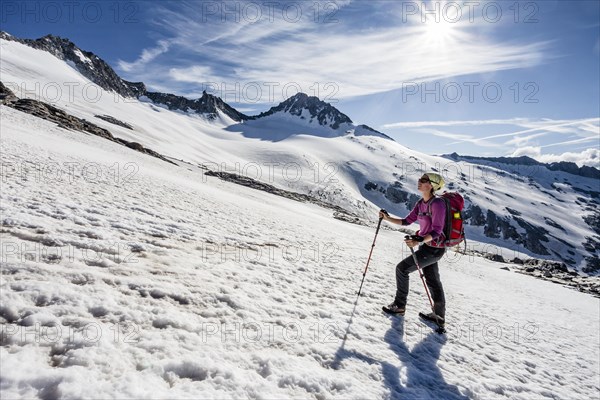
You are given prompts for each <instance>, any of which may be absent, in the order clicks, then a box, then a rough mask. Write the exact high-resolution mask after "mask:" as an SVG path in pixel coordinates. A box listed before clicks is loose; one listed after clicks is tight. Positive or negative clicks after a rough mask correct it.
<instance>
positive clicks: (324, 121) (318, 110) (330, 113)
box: [252, 93, 352, 129]
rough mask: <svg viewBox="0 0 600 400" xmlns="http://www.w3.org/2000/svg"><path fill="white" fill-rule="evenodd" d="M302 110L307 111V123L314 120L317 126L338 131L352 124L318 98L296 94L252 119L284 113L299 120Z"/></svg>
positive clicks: (346, 117) (335, 109)
mask: <svg viewBox="0 0 600 400" xmlns="http://www.w3.org/2000/svg"><path fill="white" fill-rule="evenodd" d="M304 110H307V111H308V118H309V122H312V121H313V120H315V119H316V120H317V121H318V123H319V125H322V126H328V127H330V128H332V129H338V128H339V127H340V125H341V124H344V123H348V124H351V123H352V120H351V119H350V118H349V117H348V116H347V115H346V114H343V113H341V112H340V111H339V110H338V109H337V108H335V107H333V106H332V105H331V104H329V103H326V102H324V101H321V100H319V98H318V97H314V96H308V95H307V94H305V93H297V94H296V95H294V96H292V97H290V98H289V99H287V100H285V101H284V102H282V103H280V104H279V105H277V106H276V107H271V109H269V111H266V112H263V113H260V114H259V115H257V116H255V117H252V119H259V118H263V117H267V116H269V115H273V114H275V113H278V112H285V113H288V114H290V115H295V116H297V117H300V118H306V117H305V116H304V115H303V114H304Z"/></svg>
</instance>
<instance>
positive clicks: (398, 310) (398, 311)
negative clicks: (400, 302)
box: [381, 303, 406, 315]
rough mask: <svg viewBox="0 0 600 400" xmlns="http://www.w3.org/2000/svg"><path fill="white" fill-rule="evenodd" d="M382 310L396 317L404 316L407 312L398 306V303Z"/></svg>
mask: <svg viewBox="0 0 600 400" xmlns="http://www.w3.org/2000/svg"><path fill="white" fill-rule="evenodd" d="M381 309H382V310H383V312H386V313H388V314H395V315H404V311H406V309H405V308H404V307H400V306H397V305H396V303H392V304H390V305H389V306H387V307H386V306H383V307H382V308H381Z"/></svg>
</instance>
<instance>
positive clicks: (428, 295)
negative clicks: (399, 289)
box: [404, 235, 435, 314]
mask: <svg viewBox="0 0 600 400" xmlns="http://www.w3.org/2000/svg"><path fill="white" fill-rule="evenodd" d="M410 238H411V237H410V236H409V235H406V236H404V239H410ZM409 248H410V252H411V253H412V256H413V260H414V261H415V265H416V266H417V271H419V276H420V277H421V282H423V287H424V288H425V293H427V298H428V299H429V304H430V305H431V311H432V312H433V313H434V314H435V310H434V309H433V300H431V295H430V294H429V288H428V287H427V285H426V284H425V278H424V275H423V270H422V269H421V267H420V266H419V262H418V261H417V255H416V254H415V251H414V250H413V248H412V247H409Z"/></svg>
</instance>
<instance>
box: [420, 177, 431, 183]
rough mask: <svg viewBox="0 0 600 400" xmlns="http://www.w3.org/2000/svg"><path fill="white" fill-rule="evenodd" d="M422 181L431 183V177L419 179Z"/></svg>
mask: <svg viewBox="0 0 600 400" xmlns="http://www.w3.org/2000/svg"><path fill="white" fill-rule="evenodd" d="M419 182H420V183H431V181H430V180H429V178H421V179H419Z"/></svg>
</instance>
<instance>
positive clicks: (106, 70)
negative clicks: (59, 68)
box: [0, 32, 146, 98]
mask: <svg viewBox="0 0 600 400" xmlns="http://www.w3.org/2000/svg"><path fill="white" fill-rule="evenodd" d="M0 38H2V39H4V40H12V41H15V42H19V43H22V44H25V45H27V46H30V47H33V48H34V49H39V50H44V51H47V52H48V53H50V54H52V55H54V56H55V57H57V58H60V59H61V60H65V61H68V62H71V63H73V64H74V65H75V67H76V68H77V70H78V71H79V72H80V73H81V74H82V75H83V76H85V77H86V78H88V79H89V80H90V81H92V82H94V83H95V84H97V85H98V86H100V87H101V88H103V89H105V90H108V91H113V92H116V93H118V94H120V95H121V96H123V97H136V98H137V97H139V96H141V95H143V94H144V93H145V92H146V86H145V85H144V84H143V83H142V82H128V81H126V80H123V79H121V78H120V77H119V76H118V75H117V73H116V72H115V71H114V70H113V69H112V68H111V67H110V66H109V65H108V64H107V63H106V62H105V61H104V60H102V59H101V58H100V57H98V56H97V55H95V54H94V53H92V52H89V51H85V50H81V49H80V48H79V47H77V46H76V45H75V44H74V43H73V42H71V41H70V40H68V39H64V38H61V37H58V36H53V35H46V36H44V37H42V38H39V39H35V40H31V39H19V38H16V37H14V36H11V35H9V34H7V33H6V32H0ZM73 64H72V65H73Z"/></svg>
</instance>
